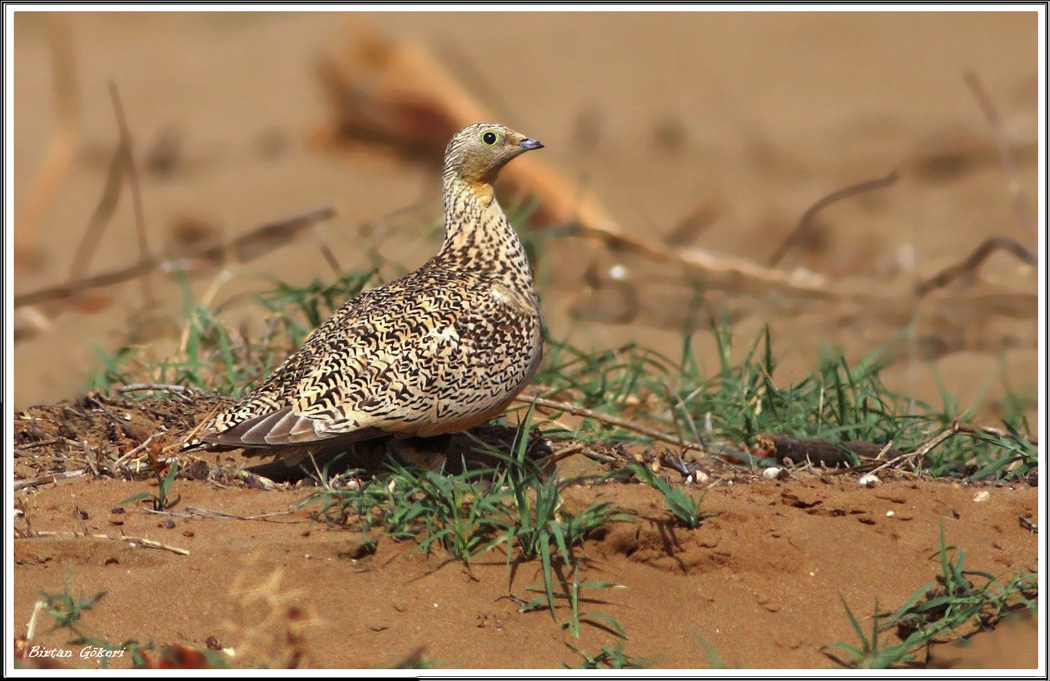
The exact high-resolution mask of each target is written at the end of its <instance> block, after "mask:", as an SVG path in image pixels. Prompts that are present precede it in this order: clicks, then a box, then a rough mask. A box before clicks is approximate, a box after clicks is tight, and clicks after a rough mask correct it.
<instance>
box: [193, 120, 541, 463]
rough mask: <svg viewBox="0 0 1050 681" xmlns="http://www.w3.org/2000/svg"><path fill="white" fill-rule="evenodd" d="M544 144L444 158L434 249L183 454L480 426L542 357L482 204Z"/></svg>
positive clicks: (523, 297)
mask: <svg viewBox="0 0 1050 681" xmlns="http://www.w3.org/2000/svg"><path fill="white" fill-rule="evenodd" d="M542 146H543V145H542V144H540V143H539V142H537V141H536V140H533V139H529V138H526V137H525V136H524V135H521V134H519V133H516V132H514V131H512V130H509V129H507V128H505V127H503V126H501V125H497V124H478V125H472V126H469V127H467V128H465V129H463V130H461V131H460V132H459V133H457V134H456V135H455V136H454V137H453V138H452V140H451V141H450V142H449V145H448V148H447V149H446V151H445V165H444V171H443V174H442V177H443V190H444V191H443V195H444V204H445V241H444V243H443V245H442V247H441V250H440V251H439V252H438V254H437V255H436V256H434V257H433V258H431V259H430V260H429V261H428V262H427V263H426V264H424V265H423V266H422V267H420V268H419V269H418V270H417V271H415V272H412V273H411V274H408V275H406V276H404V277H402V278H401V279H398V280H396V281H394V282H391V283H389V284H387V285H385V286H382V287H379V288H375V289H372V290H369V291H365V292H364V293H362V294H361V295H360V296H358V297H357V298H354V299H353V300H350V301H349V302H347V303H346V304H345V305H343V307H342V308H340V309H339V310H338V311H337V312H336V313H335V314H334V315H333V316H332V317H331V318H330V319H329V320H328V321H326V322H325V323H324V324H322V325H321V326H320V327H318V328H317V329H316V330H315V331H314V332H313V333H312V334H311V335H310V337H309V338H307V339H306V342H305V343H304V344H303V346H302V347H301V348H300V349H299V350H298V351H297V352H295V353H294V354H293V355H291V356H290V357H289V358H288V359H287V360H285V362H284V363H283V364H281V366H279V367H278V368H277V369H276V371H274V373H273V374H272V375H271V376H270V377H269V378H267V379H266V380H265V381H264V382H263V384H262V385H261V386H259V388H257V389H256V390H255V391H254V392H252V393H251V394H249V395H248V396H246V397H245V398H244V399H242V400H241V401H240V402H238V403H236V404H234V405H232V406H230V407H229V408H227V409H225V410H223V411H222V412H220V413H218V414H216V415H215V416H214V417H213V418H212V419H211V420H210V421H209V422H208V423H207V424H206V425H205V426H204V427H203V428H202V429H201V430H200V432H198V434H197V435H196V436H195V438H194V440H193V441H191V442H188V443H186V445H185V446H184V450H189V449H195V448H200V447H206V448H213V449H214V448H218V449H224V448H238V447H240V448H244V450H245V453H246V454H248V455H266V454H276V455H280V456H282V457H283V458H286V459H288V458H294V459H298V458H300V457H301V456H303V455H305V454H307V453H310V452H314V451H320V450H322V449H323V450H325V451H329V450H331V448H332V447H333V446H335V447H338V446H342V445H348V444H350V443H353V442H355V441H358V440H363V439H368V438H373V437H379V436H382V435H387V434H394V435H397V436H399V437H406V436H417V437H430V436H435V435H441V434H445V433H452V432H457V431H461V430H466V429H467V428H470V427H472V426H474V425H477V424H480V423H483V422H485V421H487V420H489V419H491V418H493V417H495V416H497V415H498V414H500V413H502V411H503V410H504V409H506V407H507V406H508V405H509V404H510V402H511V401H512V400H513V399H514V397H515V396H516V395H517V394H518V393H519V392H521V390H522V389H523V388H524V387H525V386H526V384H528V382H529V380H530V379H531V378H532V375H533V374H534V373H535V371H536V367H537V365H538V364H539V361H540V357H541V355H542V351H543V332H542V327H541V320H540V312H539V306H538V301H537V298H536V292H535V288H534V286H533V281H532V274H531V272H530V269H529V264H528V260H527V259H526V256H525V249H524V248H523V247H522V244H521V241H520V240H519V239H518V237H517V235H516V234H515V233H514V230H513V228H512V227H511V226H510V223H509V221H508V220H507V216H506V215H504V213H503V210H502V209H501V208H500V206H499V204H498V203H497V202H496V199H495V197H494V195H493V191H492V184H493V182H494V181H495V179H496V175H497V173H498V172H499V169H500V168H502V167H503V166H504V165H505V164H506V163H507V162H508V161H510V160H511V159H513V158H514V157H515V156H518V155H519V154H521V153H523V152H525V151H528V150H530V149H539V148H540V147H542Z"/></svg>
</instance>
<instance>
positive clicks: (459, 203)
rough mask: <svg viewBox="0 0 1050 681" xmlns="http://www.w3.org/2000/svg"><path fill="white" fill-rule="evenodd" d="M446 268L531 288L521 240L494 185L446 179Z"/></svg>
mask: <svg viewBox="0 0 1050 681" xmlns="http://www.w3.org/2000/svg"><path fill="white" fill-rule="evenodd" d="M444 184H445V187H444V189H445V191H444V197H445V242H444V243H443V244H442V246H441V250H440V251H439V252H438V255H437V260H438V261H440V262H441V263H442V264H443V265H445V266H447V267H450V268H456V269H463V270H470V271H472V272H477V273H487V274H494V275H496V276H497V277H499V278H500V279H503V280H505V281H506V282H507V283H512V284H513V283H517V284H521V285H527V287H528V288H529V289H530V290H531V288H532V272H531V270H530V269H529V261H528V258H527V257H526V255H525V248H524V246H522V243H521V240H520V239H519V238H518V235H517V234H516V233H515V232H514V228H513V227H511V225H510V221H509V220H508V219H507V216H506V215H505V214H504V212H503V209H502V208H500V205H499V203H498V202H497V201H496V196H495V194H494V193H493V191H492V185H491V184H490V183H487V182H477V183H468V182H466V181H464V180H462V179H460V178H445V183H444Z"/></svg>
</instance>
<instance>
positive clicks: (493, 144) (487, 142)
mask: <svg viewBox="0 0 1050 681" xmlns="http://www.w3.org/2000/svg"><path fill="white" fill-rule="evenodd" d="M542 147H543V145H542V144H540V143H539V142H538V141H537V140H534V139H531V138H528V137H526V136H525V135H522V134H521V133H520V132H514V131H513V130H511V129H510V128H507V127H504V126H502V125H499V124H498V123H478V124H476V125H471V126H468V127H466V128H463V129H462V130H460V131H459V132H457V133H456V134H455V135H454V136H453V137H452V141H450V142H449V143H448V148H446V149H445V170H444V176H445V179H446V181H447V180H449V179H458V180H460V181H462V182H465V183H466V184H467V185H469V186H471V187H472V188H474V190H475V191H476V192H477V193H478V194H479V195H481V194H487V195H489V196H491V194H492V189H491V187H492V183H493V182H495V181H496V175H497V173H499V169H500V168H502V167H503V166H504V165H506V164H507V162H508V161H510V160H511V159H512V158H514V157H515V156H518V155H520V154H522V153H524V152H526V151H530V150H532V149H540V148H542Z"/></svg>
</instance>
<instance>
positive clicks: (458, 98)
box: [13, 11, 1040, 419]
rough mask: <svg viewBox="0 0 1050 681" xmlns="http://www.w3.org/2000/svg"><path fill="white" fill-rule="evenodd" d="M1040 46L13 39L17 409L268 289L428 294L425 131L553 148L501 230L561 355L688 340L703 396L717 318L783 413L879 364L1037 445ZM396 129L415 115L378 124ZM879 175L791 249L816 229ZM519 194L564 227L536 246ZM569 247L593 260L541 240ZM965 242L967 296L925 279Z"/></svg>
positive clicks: (25, 30)
mask: <svg viewBox="0 0 1050 681" xmlns="http://www.w3.org/2000/svg"><path fill="white" fill-rule="evenodd" d="M1037 22H1038V15H1037V14H1036V13H1035V12H1034V11H1033V12H1002V13H978V12H939V13H925V12H883V13H863V12H819V13H817V12H799V13H787V12H740V13H720V12H693V11H689V12H659V13H656V12H654V13H632V12H585V13H576V12H538V13H511V12H492V11H489V12H484V13H480V12H479V13H460V12H428V13H416V12H397V13H388V12H380V13H372V12H367V13H356V12H346V13H297V12H250V13H249V12H245V13H219V12H179V13H165V12H142V13H115V12H106V13H60V14H49V13H40V12H18V13H17V14H16V15H15V18H14V55H15V58H14V125H15V139H14V148H13V153H14V167H15V177H14V197H15V206H14V210H15V245H16V248H15V253H14V255H15V295H16V310H15V334H16V341H15V408H16V409H22V408H25V407H27V406H30V405H32V404H36V403H40V402H50V401H56V400H59V399H63V398H68V397H72V396H75V395H76V394H78V393H79V392H82V391H83V390H84V387H85V385H86V384H87V381H88V380H89V377H90V376H91V374H92V372H94V371H96V370H97V369H98V368H99V366H100V362H101V360H100V357H102V356H106V355H112V353H114V352H115V351H117V349H119V348H121V347H124V346H126V345H128V344H129V343H130V344H135V345H137V346H139V347H148V348H149V350H148V352H147V353H146V355H147V356H152V357H155V358H160V357H163V356H164V355H165V352H167V351H170V350H172V349H174V348H177V347H178V342H179V337H180V334H181V329H182V326H183V325H184V323H185V309H186V306H187V302H186V301H187V299H192V300H196V301H198V302H200V301H204V302H206V303H208V304H209V305H211V306H218V307H220V308H221V309H222V315H223V318H224V319H227V320H228V321H229V322H230V323H231V324H245V325H247V326H245V327H244V328H247V329H251V328H252V324H258V323H260V320H258V319H251V318H250V317H251V316H252V315H258V314H259V308H258V307H254V306H252V305H251V304H250V295H251V294H252V293H253V292H257V291H261V290H267V289H269V288H272V286H273V282H274V280H276V279H280V280H283V281H288V282H290V283H293V284H295V285H305V284H307V283H308V282H310V281H312V280H313V279H316V278H318V277H320V278H322V279H325V280H328V281H331V280H332V279H334V278H335V271H334V270H335V269H339V270H347V269H366V270H367V269H369V268H371V267H373V266H375V265H377V264H378V265H380V266H381V273H382V275H383V276H384V277H386V278H390V277H393V276H397V275H398V274H400V273H401V272H404V271H406V270H408V269H413V268H415V267H417V266H419V265H420V264H422V262H424V261H425V260H426V259H427V258H428V257H429V256H430V255H432V254H433V253H434V252H435V251H436V249H437V247H438V245H439V244H440V240H441V233H440V219H441V204H440V179H439V165H438V164H439V163H440V153H441V152H440V149H441V148H442V147H443V145H444V141H446V140H447V138H448V136H447V132H446V130H445V128H446V127H447V126H448V125H450V124H451V122H452V120H454V119H455V116H452V115H451V114H449V115H445V114H447V113H448V111H446V110H445V109H441V106H446V108H447V107H451V109H450V110H451V111H453V112H454V113H459V114H461V115H465V116H469V115H472V113H473V112H484V113H485V114H486V115H491V116H492V117H493V118H494V119H495V120H497V121H498V122H501V123H504V124H506V125H508V126H510V127H512V128H515V129H517V130H519V131H521V132H523V133H525V134H528V135H530V136H532V137H535V138H537V139H540V140H541V141H542V142H543V143H544V144H545V145H546V146H545V148H544V149H543V150H542V151H540V152H536V153H535V154H530V155H529V157H533V156H535V157H536V158H535V159H534V160H533V161H530V163H533V164H534V165H532V166H527V165H523V174H522V175H521V176H518V175H515V176H513V177H508V178H507V179H508V186H507V190H508V191H506V192H505V193H504V194H503V199H502V201H503V205H504V207H505V208H506V209H507V210H508V213H510V214H511V215H512V216H514V215H520V216H521V217H522V219H521V220H519V225H518V226H519V228H521V231H522V232H523V233H525V237H526V239H527V240H528V241H530V242H532V245H533V246H534V247H535V248H536V252H537V253H538V254H539V258H538V260H537V262H536V263H535V266H536V269H537V278H538V281H539V283H540V286H541V293H542V298H543V309H544V314H545V319H546V322H547V325H548V327H549V332H550V335H551V337H552V338H555V339H568V340H570V341H571V342H572V343H574V344H575V345H578V346H582V347H585V348H589V347H596V348H616V347H619V346H621V345H623V344H624V343H628V342H637V343H640V344H642V345H646V346H649V347H653V348H656V349H658V350H660V351H662V352H666V353H667V354H669V355H671V356H677V355H678V354H679V353H680V352H681V348H682V343H683V336H684V334H688V333H693V334H694V335H693V339H692V343H693V345H694V350H695V352H696V354H697V355H698V356H699V357H700V359H701V361H702V362H706V365H707V367H708V369H709V370H710V371H717V368H718V358H717V354H716V351H715V344H714V341H713V337H712V334H711V332H710V322H711V320H719V319H722V318H726V319H729V320H730V323H731V326H732V329H733V331H734V335H735V338H736V339H737V342H738V346H739V347H738V350H739V352H741V353H743V352H746V350H747V349H748V348H749V347H750V346H751V343H752V341H753V340H754V339H755V338H757V337H758V335H759V334H760V332H761V330H762V328H763V326H764V325H766V324H768V325H769V328H770V332H771V336H772V340H773V348H774V353H775V354H776V356H777V358H778V359H779V361H780V369H779V370H778V375H777V376H776V380H777V381H778V382H782V383H787V382H793V381H799V380H801V379H803V378H804V377H805V376H806V375H807V374H808V373H809V371H810V370H812V369H813V368H814V366H815V364H816V361H817V357H818V354H819V352H820V349H821V348H822V347H824V346H829V347H833V348H836V349H837V350H838V351H841V352H844V353H845V354H846V356H847V358H848V359H850V360H851V361H857V360H859V359H861V358H863V357H865V356H867V355H868V354H869V353H871V352H873V351H875V350H876V349H880V348H881V349H884V350H886V351H887V352H888V355H887V357H888V361H889V362H890V364H889V366H888V368H887V370H886V372H885V373H884V378H885V380H886V382H887V383H888V384H889V386H890V387H891V388H893V389H895V390H898V391H900V392H904V393H906V394H910V395H914V396H916V397H919V398H923V399H927V400H929V401H931V402H933V403H934V404H940V391H941V388H942V386H943V387H944V388H945V389H947V390H948V391H949V392H950V393H951V394H953V395H955V396H956V397H957V398H958V400H959V402H960V404H961V405H962V406H963V407H964V408H966V407H969V406H976V408H977V410H978V412H979V417H980V418H984V419H995V418H997V417H999V416H1001V415H1002V414H1003V413H1005V411H1007V406H1006V405H1004V399H1005V396H1006V395H1007V394H1008V393H1013V394H1014V397H1015V398H1016V397H1017V396H1018V395H1019V396H1021V398H1022V399H1024V400H1027V402H1026V403H1025V404H1024V405H1022V408H1023V410H1024V411H1026V412H1029V413H1034V410H1035V400H1036V380H1037V378H1036V377H1037V355H1038V352H1037V318H1036V315H1037V306H1038V303H1037V275H1036V270H1035V268H1034V267H1033V266H1032V264H1031V253H1034V252H1035V251H1036V248H1037V244H1036V231H1035V229H1036V228H1035V210H1036V204H1037V197H1038V194H1037V191H1038V187H1039V186H1040V185H1039V184H1038V177H1037V151H1036V150H1037V146H1036V145H1037V130H1038V118H1037V116H1038V109H1037V103H1038V78H1039V72H1038V59H1037V58H1038V54H1037V47H1038V32H1037V29H1038V23H1037ZM428 69H429V70H428ZM379 72H381V76H380V75H376V74H377V73H379ZM967 73H969V74H970V76H969V77H967V76H966V74H967ZM435 74H436V75H435ZM967 78H968V79H967ZM399 79H401V80H399ZM402 81H403V82H405V83H411V84H412V88H408V89H409V90H411V96H410V97H409V96H407V95H405V96H404V97H402V94H403V93H402V90H401V89H399V87H400V86H399V83H400V82H402ZM110 83H114V84H115V85H116V89H117V92H118V93H119V100H120V105H121V109H122V111H123V116H124V118H125V120H126V129H127V131H128V132H129V134H130V138H131V140H132V141H133V146H132V153H133V157H134V161H135V168H136V175H137V179H138V182H139V185H140V192H141V199H142V225H144V231H143V233H141V234H140V232H139V231H138V229H137V227H136V217H135V207H134V203H133V201H132V195H131V192H130V191H129V188H128V187H129V185H128V182H127V180H128V179H129V178H127V177H125V181H124V182H121V183H119V185H117V186H119V187H121V189H120V190H119V193H118V192H117V190H116V189H115V187H114V183H113V182H112V181H107V178H109V180H112V174H113V170H112V169H113V165H114V161H113V159H114V158H115V153H116V150H117V149H118V144H119V143H120V140H121V132H120V130H121V127H120V123H119V119H118V116H117V114H116V113H115V108H114V100H113V98H112V95H111V90H110ZM428 87H429V88H431V91H430V92H429V93H428V92H427V88H428ZM406 88H407V86H406ZM420 92H423V95H420ZM424 95H425V96H424ZM431 96H432V97H433V98H434V102H436V104H433V106H431V105H432V102H431V101H430V100H429V99H426V97H431ZM384 97H385V98H387V99H384ZM399 97H402V99H407V100H411V101H410V104H411V106H410V107H409V108H410V109H411V111H412V112H414V114H415V117H413V116H409V115H404V113H405V112H404V110H403V109H398V108H397V107H396V106H395V107H393V108H390V107H389V106H388V104H389V102H390V100H395V103H396V101H401V100H398V98H399ZM420 97H424V99H426V101H423V102H422V103H421V101H420ZM401 103H402V104H404V101H401ZM439 105H440V106H439ZM989 106H991V107H993V108H994V111H993V110H992V109H989ZM413 107H414V108H413ZM428 107H430V108H428ZM435 107H436V108H435ZM421 110H422V111H424V112H429V113H426V115H425V116H422V117H420V115H419V112H420V111H421ZM435 110H440V111H439V112H438V113H441V112H444V113H441V115H438V114H435V113H434V111H435ZM478 115H481V114H480V113H478ZM450 116H451V118H450ZM435 121H436V122H435ZM467 122H472V121H467ZM417 133H418V134H417ZM435 138H438V139H439V141H438V142H437V143H436V146H435V143H434V142H433V140H434V139H435ZM525 160H526V159H525V158H523V159H521V162H522V163H523V164H524V162H525ZM516 164H518V161H516V162H515V164H512V166H513V165H516ZM510 167H511V166H509V167H508V170H509V169H510ZM892 172H895V173H896V174H895V175H894V176H893V180H895V181H893V182H890V181H887V182H885V183H882V184H881V185H878V186H871V187H868V190H867V191H864V192H863V193H857V194H856V195H853V196H848V197H846V198H843V199H842V200H841V201H837V202H834V203H831V204H829V205H826V206H824V207H823V208H821V209H820V210H819V211H817V212H816V213H815V214H813V215H812V219H808V220H806V221H805V222H804V224H803V225H802V228H801V229H798V228H799V226H800V220H801V219H802V218H803V216H804V215H805V214H806V212H807V209H809V208H810V207H812V206H814V204H816V203H817V202H818V201H820V200H821V199H823V198H824V197H827V196H829V195H831V194H833V193H834V192H836V191H839V190H842V189H845V188H847V187H851V186H854V185H858V183H864V182H867V181H870V180H876V179H879V178H887V177H888V176H889V175H890V173H892ZM883 185H885V186H883ZM541 188H542V191H541ZM536 193H540V194H542V195H543V196H544V197H546V198H548V199H549V201H548V202H547V203H546V204H545V205H549V206H553V207H554V208H551V209H550V211H549V212H550V213H551V214H550V215H546V216H544V215H542V213H543V210H542V207H541V210H540V211H539V213H537V214H536V215H534V216H533V218H532V219H530V220H525V219H524V218H525V217H526V216H525V213H526V212H527V211H528V207H529V206H530V205H532V207H533V208H535V206H534V204H529V203H528V202H526V201H525V197H526V196H527V195H530V194H536ZM558 200H560V201H562V202H564V203H565V205H566V206H568V208H565V207H564V206H562V207H560V208H557V206H558V204H557V201H558ZM323 207H333V208H334V209H335V210H336V211H337V215H336V216H335V217H334V218H332V219H331V220H328V221H326V222H323V223H320V224H319V225H317V226H311V227H309V228H308V229H306V230H303V231H300V232H296V234H295V236H294V238H290V239H288V242H287V243H281V244H280V245H279V246H274V247H272V248H269V249H268V250H267V249H265V248H264V249H262V250H261V251H260V252H259V253H257V254H254V255H253V257H251V258H250V259H247V258H246V259H243V260H242V261H241V262H227V263H226V264H225V266H223V265H221V264H212V265H210V266H209V264H208V263H207V262H205V263H197V264H196V265H194V264H193V263H189V265H187V266H188V267H189V266H190V265H192V267H191V268H190V269H192V271H193V276H192V277H191V278H190V279H189V281H190V285H189V288H188V289H187V288H186V287H184V286H183V285H181V284H180V283H179V280H178V279H177V278H176V277H173V276H171V275H170V274H168V273H164V272H162V271H160V270H158V271H155V272H154V273H152V274H151V275H149V276H148V277H135V278H131V279H129V280H128V281H126V282H124V283H119V284H116V285H113V286H104V287H102V286H100V287H91V288H90V290H86V289H85V290H81V291H79V292H78V295H76V296H73V297H70V296H68V295H66V294H68V292H66V293H64V294H62V295H53V294H49V293H47V291H48V289H49V288H50V287H53V286H55V285H58V284H62V283H64V282H68V281H78V280H81V279H83V278H84V277H90V276H92V275H95V274H99V273H106V272H111V271H119V270H121V269H126V268H128V267H129V266H132V265H134V264H135V263H136V262H138V261H140V260H141V258H142V257H143V253H144V251H143V243H142V241H143V239H144V240H145V244H146V245H145V249H146V250H147V251H148V252H149V253H150V254H158V253H159V254H165V253H181V252H186V249H193V248H195V247H196V246H198V245H199V244H209V243H223V242H229V241H230V240H231V239H235V238H236V237H238V236H241V235H245V234H249V233H251V232H252V230H255V229H256V228H258V227H259V226H260V225H264V224H266V223H270V222H274V221H283V220H286V219H288V218H290V217H293V216H296V215H301V214H304V213H308V212H310V211H313V210H315V209H318V208H323ZM555 208H557V209H555ZM577 209H579V210H577ZM559 211H560V212H559ZM574 211H576V212H574ZM574 217H576V218H579V220H580V221H581V222H583V223H587V225H588V226H590V227H591V228H593V229H594V230H595V232H594V233H591V234H590V235H589V236H587V235H586V234H584V235H583V236H581V235H580V233H579V232H571V231H570V232H567V231H566V230H564V229H562V230H560V231H559V225H562V226H563V225H564V223H565V222H566V221H567V220H571V219H572V218H574ZM523 224H527V226H526V227H522V225H523ZM595 234H597V236H598V237H599V238H595ZM603 234H605V235H608V234H613V235H616V236H623V237H625V238H626V241H624V240H621V241H616V240H615V239H614V240H612V241H610V240H609V239H603V238H600V237H601V236H602V235H603ZM988 239H997V241H994V242H987V240H988ZM986 242H987V243H991V244H993V246H994V248H991V249H990V250H989V253H990V255H988V257H987V258H985V259H983V260H982V261H981V264H980V266H979V267H966V268H962V270H961V271H962V276H959V277H953V276H947V277H943V278H937V275H938V274H940V273H943V272H945V270H946V268H951V267H952V266H954V265H957V264H959V263H964V262H965V261H967V259H968V258H970V257H971V256H972V255H973V254H975V251H976V252H977V254H978V255H979V254H980V253H981V251H980V250H979V247H980V246H981V245H982V243H986ZM645 245H653V248H654V249H656V250H658V251H659V252H660V253H661V254H663V255H661V256H660V257H654V256H653V252H651V251H652V250H653V249H650V252H646V251H645V249H644V248H643V246H645ZM180 249H181V250H180ZM668 254H671V255H668ZM978 260H979V259H978ZM720 263H723V264H724V265H725V266H724V267H722V266H721V265H720ZM975 263H976V261H974V260H972V261H971V263H970V264H971V265H974V264H975ZM161 269H163V268H161ZM223 271H225V272H226V274H220V272H223ZM951 271H952V270H949V272H951ZM931 281H932V282H933V283H932V284H930V285H929V286H926V288H924V289H922V290H923V292H924V295H921V296H920V295H917V294H916V293H915V287H916V285H922V284H923V282H931ZM143 282H146V283H145V284H144V283H143ZM41 291H44V294H42V295H40V296H36V297H34V296H35V294H37V293H39V292H41ZM52 293H53V292H52ZM29 294H34V295H29ZM19 296H22V298H21V299H19V298H18V297H19ZM239 317H248V318H247V319H240V318H239Z"/></svg>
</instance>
